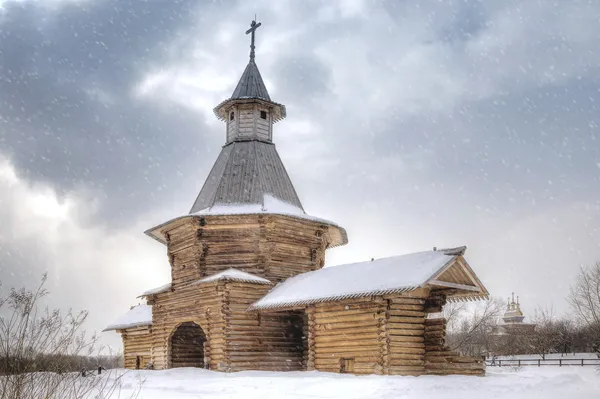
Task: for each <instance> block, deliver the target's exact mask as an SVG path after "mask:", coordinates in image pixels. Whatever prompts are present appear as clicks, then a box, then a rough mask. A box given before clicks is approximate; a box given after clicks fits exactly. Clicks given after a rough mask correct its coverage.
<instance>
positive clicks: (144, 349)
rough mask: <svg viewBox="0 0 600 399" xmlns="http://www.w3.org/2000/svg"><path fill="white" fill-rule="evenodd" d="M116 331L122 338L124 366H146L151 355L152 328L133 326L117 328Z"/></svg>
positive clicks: (132, 367) (129, 367) (133, 367)
mask: <svg viewBox="0 0 600 399" xmlns="http://www.w3.org/2000/svg"><path fill="white" fill-rule="evenodd" d="M117 332H118V333H120V334H121V339H122V340H123V353H124V367H125V368H127V369H135V368H137V367H139V368H146V367H147V365H148V363H149V362H150V361H151V357H152V328H151V327H149V326H144V327H134V328H128V329H123V330H117ZM138 358H139V361H138Z"/></svg>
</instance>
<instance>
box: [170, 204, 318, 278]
mask: <svg viewBox="0 0 600 399" xmlns="http://www.w3.org/2000/svg"><path fill="white" fill-rule="evenodd" d="M166 229H167V230H166V231H165V236H166V237H167V249H168V256H169V262H170V264H171V280H172V286H173V288H174V289H177V287H179V286H181V285H185V284H187V283H189V282H191V281H195V280H198V279H200V278H202V277H205V276H209V275H212V274H215V273H218V272H221V271H223V270H226V269H228V268H232V267H233V268H236V269H239V270H243V271H245V272H248V273H252V274H255V275H258V276H261V277H265V278H267V279H269V280H270V281H272V282H279V281H282V280H285V279H287V278H289V277H292V276H295V275H297V274H300V273H304V272H308V271H312V270H317V269H320V268H321V267H323V265H324V263H325V249H326V247H327V245H328V241H327V230H328V226H326V225H322V224H320V223H316V222H312V221H304V220H298V219H294V218H290V217H285V216H277V215H237V216H218V217H217V216H212V217H209V216H207V217H206V218H203V219H202V220H198V219H189V220H187V221H186V222H185V223H181V224H177V225H174V226H170V227H169V226H168V227H167V228H166Z"/></svg>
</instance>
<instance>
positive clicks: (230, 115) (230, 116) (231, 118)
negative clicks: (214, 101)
mask: <svg viewBox="0 0 600 399" xmlns="http://www.w3.org/2000/svg"><path fill="white" fill-rule="evenodd" d="M234 116H235V115H234V114H233V112H232V113H230V114H229V120H230V121H232V120H233V117H234Z"/></svg>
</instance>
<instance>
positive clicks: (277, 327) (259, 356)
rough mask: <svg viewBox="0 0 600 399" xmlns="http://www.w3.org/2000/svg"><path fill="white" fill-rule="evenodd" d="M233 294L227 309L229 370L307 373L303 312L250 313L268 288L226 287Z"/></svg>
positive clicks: (231, 285)
mask: <svg viewBox="0 0 600 399" xmlns="http://www.w3.org/2000/svg"><path fill="white" fill-rule="evenodd" d="M225 287H226V289H227V290H228V292H229V297H228V303H227V305H226V307H227V308H228V311H227V312H226V321H227V325H228V330H227V333H226V336H227V352H228V360H229V364H228V366H229V369H230V370H231V371H240V370H276V371H294V370H303V369H304V364H303V354H304V351H305V348H306V339H305V336H304V334H303V327H304V326H303V324H304V323H303V312H302V311H290V312H280V313H256V312H248V311H247V309H248V306H250V304H252V303H253V302H255V301H257V300H258V299H259V298H260V297H262V296H264V295H265V294H266V293H267V291H268V290H269V289H270V288H271V286H268V285H262V284H248V283H240V282H228V283H225Z"/></svg>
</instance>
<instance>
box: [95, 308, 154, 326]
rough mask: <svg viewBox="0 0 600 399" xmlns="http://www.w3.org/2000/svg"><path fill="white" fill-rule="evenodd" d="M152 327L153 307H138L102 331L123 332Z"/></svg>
mask: <svg viewBox="0 0 600 399" xmlns="http://www.w3.org/2000/svg"><path fill="white" fill-rule="evenodd" d="M150 325H152V306H150V305H137V306H135V307H133V308H131V309H130V310H129V311H128V312H127V313H125V314H124V315H122V316H121V317H119V318H118V319H117V320H116V321H115V322H114V323H112V324H110V325H108V326H107V327H106V328H105V329H104V330H102V331H111V330H123V329H126V328H134V327H143V326H150Z"/></svg>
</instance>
